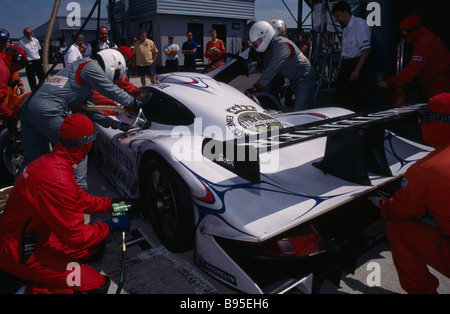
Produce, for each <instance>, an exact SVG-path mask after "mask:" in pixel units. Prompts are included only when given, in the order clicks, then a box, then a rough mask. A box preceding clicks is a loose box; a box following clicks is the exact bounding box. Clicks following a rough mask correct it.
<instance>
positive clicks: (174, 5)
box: [114, 0, 255, 22]
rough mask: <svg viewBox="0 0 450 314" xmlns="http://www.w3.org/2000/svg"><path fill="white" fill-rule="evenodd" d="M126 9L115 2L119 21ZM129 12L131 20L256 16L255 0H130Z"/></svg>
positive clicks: (251, 17)
mask: <svg viewBox="0 0 450 314" xmlns="http://www.w3.org/2000/svg"><path fill="white" fill-rule="evenodd" d="M124 11H125V5H124V3H123V2H122V1H118V2H115V3H114V15H115V18H116V20H117V21H118V22H119V21H120V19H121V16H120V15H121V13H123V12H124ZM128 13H129V18H130V19H131V20H132V19H136V18H139V17H141V16H145V15H152V14H169V15H170V14H171V15H188V16H208V17H219V18H230V19H239V20H249V19H253V18H254V14H255V0H220V1H218V0H130V7H129V9H128Z"/></svg>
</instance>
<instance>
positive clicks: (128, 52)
mask: <svg viewBox="0 0 450 314" xmlns="http://www.w3.org/2000/svg"><path fill="white" fill-rule="evenodd" d="M119 51H120V52H121V53H122V54H123V56H124V57H127V58H129V59H132V58H133V54H132V53H131V49H130V48H128V47H127V46H120V47H119Z"/></svg>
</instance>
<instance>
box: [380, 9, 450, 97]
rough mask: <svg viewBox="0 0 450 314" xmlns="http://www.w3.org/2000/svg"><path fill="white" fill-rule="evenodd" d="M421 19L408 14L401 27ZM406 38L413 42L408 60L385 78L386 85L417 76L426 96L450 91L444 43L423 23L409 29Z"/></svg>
mask: <svg viewBox="0 0 450 314" xmlns="http://www.w3.org/2000/svg"><path fill="white" fill-rule="evenodd" d="M420 23H421V21H420V20H419V19H417V21H416V20H415V19H414V17H409V18H406V19H405V20H404V21H403V22H402V24H401V25H400V28H405V29H406V28H412V27H415V26H418V25H416V24H419V25H420ZM405 42H406V43H413V44H414V51H413V55H412V58H411V61H410V62H409V64H408V65H407V66H406V67H405V68H404V69H403V70H402V71H401V72H400V73H399V74H397V75H394V76H392V77H391V78H390V79H389V80H388V81H387V83H388V84H389V86H393V87H402V86H404V85H406V84H408V83H409V82H411V81H412V80H413V79H414V78H417V79H418V80H419V82H420V84H421V86H422V88H423V94H424V96H427V97H428V98H431V97H433V96H436V95H439V94H441V93H444V92H445V93H450V53H449V50H448V49H447V47H446V46H445V44H444V43H443V42H442V41H441V40H440V39H439V38H438V37H437V36H436V35H435V34H433V33H432V32H431V31H429V30H428V29H426V28H425V27H421V28H420V29H418V30H415V31H413V32H411V33H410V34H409V35H408V36H406V37H405Z"/></svg>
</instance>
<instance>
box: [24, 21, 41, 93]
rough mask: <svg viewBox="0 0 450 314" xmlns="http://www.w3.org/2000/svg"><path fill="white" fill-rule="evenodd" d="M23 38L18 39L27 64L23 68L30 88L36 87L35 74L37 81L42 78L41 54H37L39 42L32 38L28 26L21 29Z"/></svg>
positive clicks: (39, 47)
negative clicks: (25, 54) (25, 55)
mask: <svg viewBox="0 0 450 314" xmlns="http://www.w3.org/2000/svg"><path fill="white" fill-rule="evenodd" d="M23 34H24V35H25V38H22V39H21V40H20V46H21V47H22V49H23V50H25V52H26V53H27V57H28V61H29V62H28V65H27V66H26V68H25V71H26V73H27V78H28V84H29V85H30V88H31V90H33V89H34V88H35V87H36V85H37V84H36V76H37V77H38V79H39V82H41V81H42V79H43V78H44V68H43V66H42V60H41V56H40V55H39V50H41V44H40V43H39V41H38V40H37V39H36V38H34V37H33V36H32V35H33V32H32V31H31V29H30V28H29V27H27V28H25V29H24V30H23Z"/></svg>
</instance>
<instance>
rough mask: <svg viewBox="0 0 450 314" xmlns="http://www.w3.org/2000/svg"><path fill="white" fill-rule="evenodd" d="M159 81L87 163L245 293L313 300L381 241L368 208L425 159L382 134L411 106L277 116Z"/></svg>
mask: <svg viewBox="0 0 450 314" xmlns="http://www.w3.org/2000/svg"><path fill="white" fill-rule="evenodd" d="M159 80H160V82H159V84H157V85H153V86H151V87H146V88H144V91H143V94H142V96H141V100H142V101H143V108H142V112H141V113H140V114H139V115H137V114H133V113H129V112H122V113H119V114H117V115H115V116H113V118H114V119H118V120H119V121H123V122H126V123H129V124H133V123H134V125H133V128H132V129H131V130H130V131H128V132H121V131H119V130H112V129H109V128H108V129H105V128H103V127H101V126H98V125H96V129H97V132H98V139H97V141H96V143H95V144H94V147H93V151H92V152H93V154H94V156H95V158H96V159H97V160H98V161H99V162H100V163H101V165H102V166H103V167H104V169H106V173H107V175H108V178H109V179H110V180H111V181H112V182H113V183H114V184H115V186H116V187H117V189H118V190H119V192H121V193H122V194H123V196H124V197H127V198H142V199H145V200H146V201H147V202H148V204H149V206H148V210H147V212H146V213H147V214H148V217H149V218H150V221H151V223H152V226H153V229H154V230H155V232H156V234H157V236H158V237H159V239H160V240H161V242H162V243H163V244H164V245H165V246H166V247H167V248H168V249H170V250H171V251H174V252H180V251H184V250H188V249H191V248H194V249H195V262H196V264H197V265H198V267H199V268H201V269H203V270H204V271H206V272H207V273H209V274H210V275H212V276H214V277H215V278H217V279H219V280H221V281H223V282H224V283H226V284H228V285H230V286H231V287H233V288H235V289H237V290H239V291H242V292H246V293H252V294H253V293H286V292H288V291H293V289H294V288H296V289H297V290H300V291H302V292H306V293H311V292H314V291H315V290H317V289H318V287H320V282H321V281H322V280H323V279H324V278H325V276H329V275H330V274H337V273H339V271H340V270H342V269H343V268H342V266H343V265H344V266H345V265H347V264H348V263H346V262H345V261H348V260H353V259H354V258H355V256H356V255H355V253H357V252H359V250H360V249H361V248H362V247H367V246H368V245H370V244H372V243H374V241H376V240H377V239H378V238H379V237H380V236H382V235H383V228H382V226H381V228H378V227H380V225H379V224H377V223H375V224H374V222H379V219H380V214H379V209H377V208H375V207H374V206H371V205H370V203H369V202H368V201H367V196H368V195H371V193H375V192H377V191H379V190H380V189H381V188H383V190H385V191H387V190H389V189H390V186H391V185H392V186H393V189H395V185H396V184H397V183H398V182H399V181H400V180H401V178H402V176H403V175H404V173H405V171H406V170H407V169H408V167H409V166H410V165H411V164H412V163H414V162H415V161H417V160H419V159H421V158H423V157H424V156H426V155H427V154H428V153H429V152H430V151H431V150H432V149H431V148H430V147H427V146H424V145H421V144H418V143H415V142H413V141H411V140H407V139H405V138H402V137H400V136H397V135H396V134H395V133H393V132H391V131H388V130H385V128H384V125H387V124H389V123H392V122H395V121H397V119H399V118H401V117H403V116H412V115H413V114H414V113H415V112H416V111H417V109H418V107H417V106H410V107H403V108H394V109H390V110H384V111H382V112H378V113H372V114H365V115H357V114H353V113H352V112H350V111H347V110H345V109H340V108H320V109H314V110H310V111H305V112H295V113H277V112H268V111H266V110H265V109H264V108H262V107H261V106H260V105H259V104H258V103H257V102H255V101H254V100H252V99H250V98H249V97H247V96H245V95H244V94H242V93H241V92H239V91H238V90H236V89H235V88H233V87H231V86H229V85H227V84H225V83H221V82H218V81H216V80H215V79H213V78H211V77H210V76H207V75H203V74H198V73H170V74H164V75H161V76H160V77H159ZM380 230H381V231H380ZM339 274H340V273H339Z"/></svg>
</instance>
